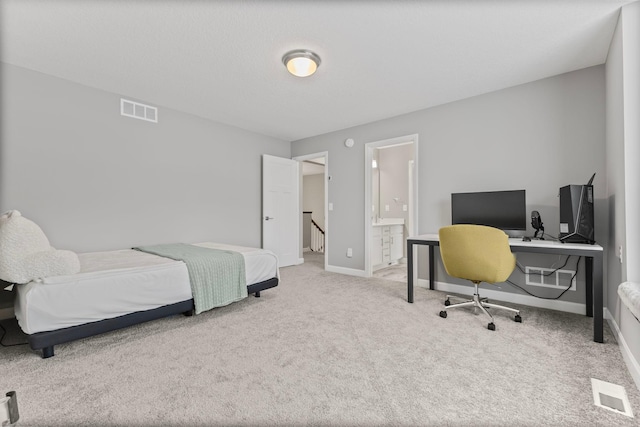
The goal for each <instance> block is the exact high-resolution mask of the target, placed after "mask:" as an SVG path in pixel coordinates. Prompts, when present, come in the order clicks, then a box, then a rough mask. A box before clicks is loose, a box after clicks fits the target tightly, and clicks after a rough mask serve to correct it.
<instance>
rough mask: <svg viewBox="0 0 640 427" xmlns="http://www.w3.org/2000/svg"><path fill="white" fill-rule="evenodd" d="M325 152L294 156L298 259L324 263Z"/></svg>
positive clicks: (326, 229)
mask: <svg viewBox="0 0 640 427" xmlns="http://www.w3.org/2000/svg"><path fill="white" fill-rule="evenodd" d="M328 157H329V155H328V152H321V153H314V154H307V155H304V156H298V157H294V160H297V161H298V162H300V224H301V225H300V227H301V228H300V258H302V259H305V262H306V261H310V262H313V263H315V264H318V265H319V266H321V268H322V269H324V270H326V268H327V264H328V259H329V258H328V242H329V221H328V188H327V182H328V160H329V159H328Z"/></svg>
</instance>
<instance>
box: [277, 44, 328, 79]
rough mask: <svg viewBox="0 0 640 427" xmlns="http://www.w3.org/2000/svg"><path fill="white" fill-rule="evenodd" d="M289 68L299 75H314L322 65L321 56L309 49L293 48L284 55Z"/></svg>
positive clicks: (284, 62)
mask: <svg viewBox="0 0 640 427" xmlns="http://www.w3.org/2000/svg"><path fill="white" fill-rule="evenodd" d="M282 62H283V64H284V65H285V66H286V67H287V70H288V71H289V72H290V73H291V74H293V75H294V76H297V77H307V76H310V75H312V74H313V73H315V72H316V70H317V69H318V66H319V65H320V57H319V56H318V55H316V54H315V53H313V52H311V51H309V50H292V51H291V52H287V53H285V55H284V56H283V57H282Z"/></svg>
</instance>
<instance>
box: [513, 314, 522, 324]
mask: <svg viewBox="0 0 640 427" xmlns="http://www.w3.org/2000/svg"><path fill="white" fill-rule="evenodd" d="M513 320H515V321H516V322H517V323H522V317H520V315H519V314H516V317H515V319H513Z"/></svg>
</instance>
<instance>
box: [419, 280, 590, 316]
mask: <svg viewBox="0 0 640 427" xmlns="http://www.w3.org/2000/svg"><path fill="white" fill-rule="evenodd" d="M435 285H436V286H435V289H436V290H438V291H444V292H450V293H452V294H460V295H469V296H472V295H473V290H474V288H473V287H472V286H464V285H455V284H453V283H445V282H438V281H436V283H435ZM417 286H420V287H422V288H427V289H429V281H428V280H426V279H418V280H417ZM480 294H481V295H482V296H483V297H487V298H491V299H495V300H498V301H504V302H512V303H514V304H522V305H528V306H531V307H538V308H548V309H551V310H558V311H566V312H568V313H576V314H582V315H586V313H587V308H586V306H585V304H579V303H576V302H567V301H560V300H547V299H541V298H536V297H532V296H529V295H522V294H514V293H511V292H502V291H494V290H493V289H487V288H482V289H481V291H480Z"/></svg>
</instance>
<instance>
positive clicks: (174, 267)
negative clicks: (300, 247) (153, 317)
mask: <svg viewBox="0 0 640 427" xmlns="http://www.w3.org/2000/svg"><path fill="white" fill-rule="evenodd" d="M196 245H197V246H203V247H209V248H214V249H227V250H233V251H236V252H240V253H241V254H242V255H243V256H244V259H245V270H246V278H247V285H249V284H254V283H259V282H262V281H264V280H268V279H271V278H272V277H278V258H277V257H276V255H275V254H274V253H273V252H271V251H268V250H264V249H256V248H247V247H242V246H231V245H225V244H219V243H209V242H205V243H197V244H196ZM78 257H79V259H80V272H79V273H78V274H74V275H71V276H56V277H49V278H45V279H41V280H38V281H33V282H30V283H27V284H25V285H17V286H18V291H17V298H16V304H15V313H16V318H17V319H18V323H19V324H20V327H21V328H22V330H23V331H24V332H25V333H27V334H34V333H37V332H44V331H52V330H56V329H61V328H68V327H70V326H77V325H82V324H84V323H89V322H95V321H99V320H103V319H110V318H113V317H117V316H122V315H125V314H129V313H133V312H136V311H142V310H150V309H154V308H158V307H162V306H164V305H168V304H174V303H177V302H180V301H185V300H189V299H191V298H192V295H191V286H190V284H189V273H188V271H187V267H186V265H185V264H184V263H183V262H182V261H175V260H172V259H169V258H163V257H159V256H156V255H151V254H148V253H144V252H140V251H135V250H131V249H124V250H118V251H108V252H91V253H84V254H78Z"/></svg>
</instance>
